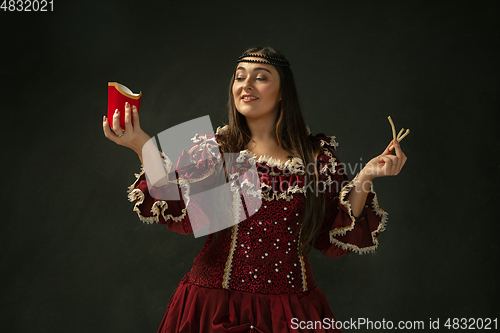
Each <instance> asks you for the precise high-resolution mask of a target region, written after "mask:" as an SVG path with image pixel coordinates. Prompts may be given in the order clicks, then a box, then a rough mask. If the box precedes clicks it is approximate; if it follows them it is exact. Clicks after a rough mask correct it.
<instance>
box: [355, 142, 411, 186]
mask: <svg viewBox="0 0 500 333" xmlns="http://www.w3.org/2000/svg"><path fill="white" fill-rule="evenodd" d="M392 145H394V150H396V155H392V150H389V148H390V147H391V146H392ZM405 163H406V155H405V154H404V153H403V151H402V150H401V147H400V145H399V142H398V141H397V140H392V141H391V142H390V143H389V145H388V146H387V148H386V149H385V150H384V152H383V153H382V154H381V155H379V156H377V157H375V158H372V159H371V160H370V161H369V162H368V163H367V164H366V165H365V167H364V168H363V170H361V172H360V173H361V174H362V177H364V178H365V179H369V180H373V179H375V178H378V177H385V176H396V175H397V174H399V172H400V171H401V169H402V168H403V165H405Z"/></svg>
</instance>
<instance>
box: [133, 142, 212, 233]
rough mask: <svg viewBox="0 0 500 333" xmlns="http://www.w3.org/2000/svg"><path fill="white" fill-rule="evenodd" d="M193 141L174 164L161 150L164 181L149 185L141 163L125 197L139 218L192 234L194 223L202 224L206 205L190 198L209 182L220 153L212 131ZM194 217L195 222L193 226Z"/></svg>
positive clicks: (199, 225)
mask: <svg viewBox="0 0 500 333" xmlns="http://www.w3.org/2000/svg"><path fill="white" fill-rule="evenodd" d="M192 141H193V142H194V144H193V145H192V146H191V148H189V149H188V150H184V151H183V152H182V154H181V156H180V157H179V159H178V161H177V164H176V165H175V167H174V168H172V163H171V161H170V159H169V158H168V157H167V156H165V155H164V154H163V153H160V155H161V158H162V162H163V167H164V169H165V172H166V175H167V177H166V182H167V184H166V185H162V186H159V187H154V186H150V188H148V181H147V180H146V174H145V170H144V167H143V166H142V167H141V172H140V173H139V174H135V176H136V178H137V179H136V181H135V182H134V183H133V184H132V185H131V186H130V187H129V189H128V198H129V201H131V202H135V204H134V209H133V210H134V211H135V212H136V213H137V215H138V216H139V218H140V220H141V221H143V222H145V223H160V224H166V226H167V228H169V229H171V230H173V231H175V232H177V233H179V234H183V235H189V234H193V227H194V228H195V230H198V229H196V228H200V229H201V228H202V227H203V225H201V224H203V221H204V216H205V214H206V207H204V210H202V209H201V208H200V207H199V205H197V202H196V200H192V194H194V193H202V192H203V190H204V188H206V187H207V186H208V187H209V186H210V183H211V182H213V177H214V172H215V167H216V164H217V163H219V162H220V160H221V156H220V152H219V149H218V144H217V141H216V140H215V138H214V136H213V135H212V134H207V135H200V134H197V135H196V136H195V137H194V138H193V139H192ZM162 198H163V199H162ZM165 198H167V199H165ZM172 198H174V199H172ZM175 198H177V199H175ZM169 199H172V200H169ZM187 207H189V209H187ZM188 210H189V214H188V213H187V212H188ZM190 216H191V219H190ZM194 221H196V223H197V224H198V225H195V226H193V225H192V223H194Z"/></svg>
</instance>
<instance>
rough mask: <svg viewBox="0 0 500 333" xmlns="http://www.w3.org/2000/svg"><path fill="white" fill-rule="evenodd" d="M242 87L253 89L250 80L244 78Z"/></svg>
mask: <svg viewBox="0 0 500 333" xmlns="http://www.w3.org/2000/svg"><path fill="white" fill-rule="evenodd" d="M243 89H253V85H252V80H250V79H249V78H246V79H245V81H244V82H243Z"/></svg>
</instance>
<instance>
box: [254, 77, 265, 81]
mask: <svg viewBox="0 0 500 333" xmlns="http://www.w3.org/2000/svg"><path fill="white" fill-rule="evenodd" d="M255 80H257V81H266V78H265V77H258V78H256V79H255Z"/></svg>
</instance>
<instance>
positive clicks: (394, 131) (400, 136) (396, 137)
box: [387, 116, 410, 151]
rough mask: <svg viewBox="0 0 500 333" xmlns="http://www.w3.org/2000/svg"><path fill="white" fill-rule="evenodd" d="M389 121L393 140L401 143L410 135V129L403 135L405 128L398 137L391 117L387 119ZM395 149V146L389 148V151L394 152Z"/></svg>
mask: <svg viewBox="0 0 500 333" xmlns="http://www.w3.org/2000/svg"><path fill="white" fill-rule="evenodd" d="M387 119H389V123H391V128H392V138H393V139H394V140H398V142H401V140H403V139H404V138H405V137H406V136H407V135H408V134H410V129H407V130H406V132H405V133H404V134H403V131H404V128H402V129H401V131H399V133H398V135H396V126H394V122H393V121H392V118H391V116H389V117H387ZM393 149H394V145H391V146H390V147H389V151H392V150H393Z"/></svg>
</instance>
